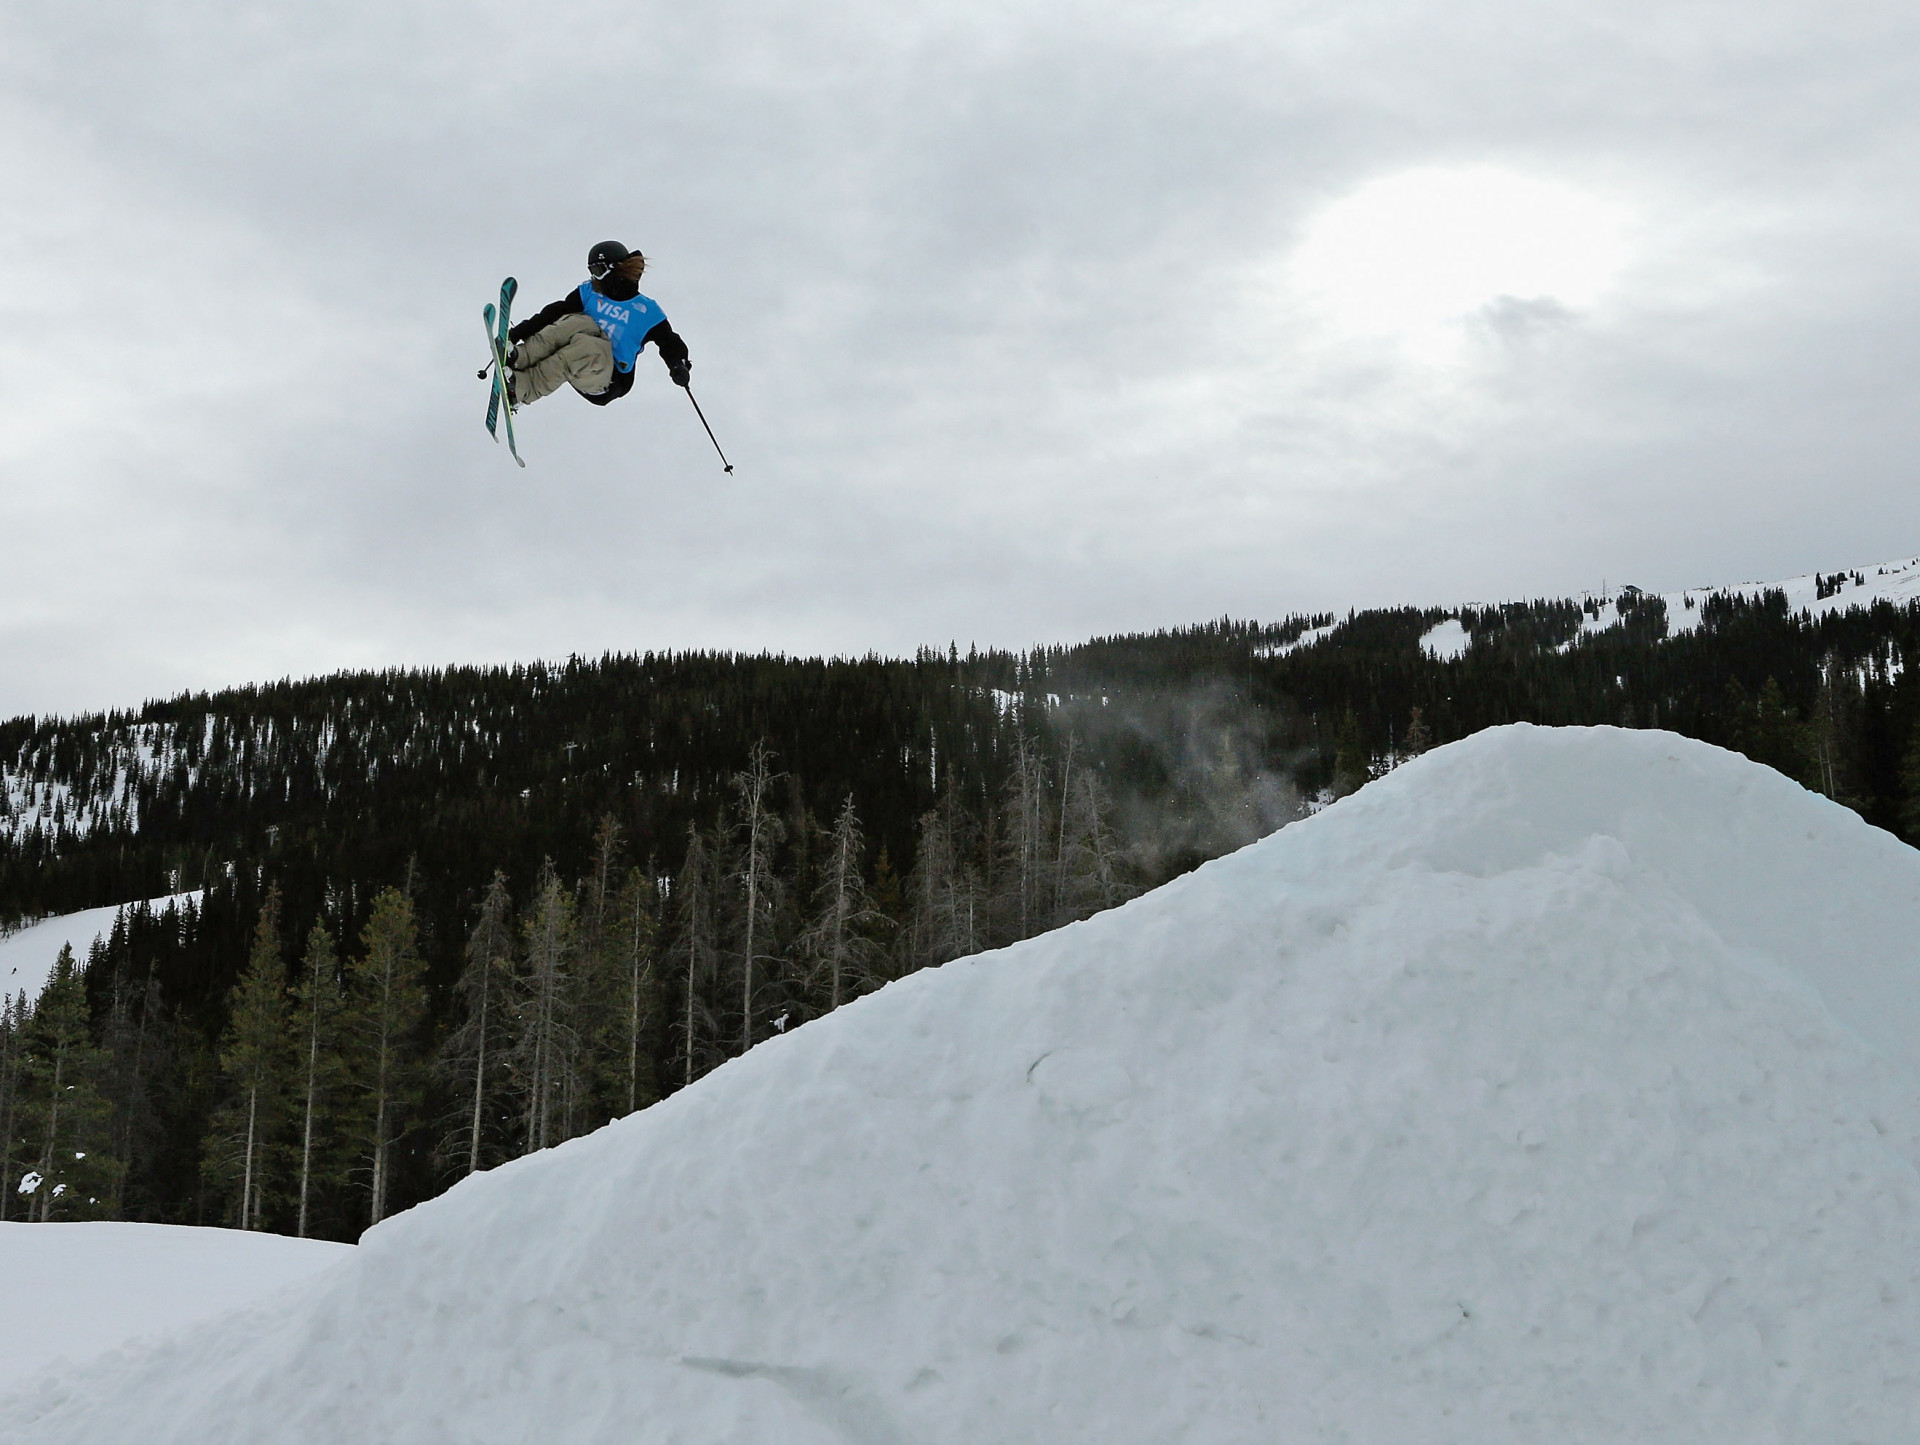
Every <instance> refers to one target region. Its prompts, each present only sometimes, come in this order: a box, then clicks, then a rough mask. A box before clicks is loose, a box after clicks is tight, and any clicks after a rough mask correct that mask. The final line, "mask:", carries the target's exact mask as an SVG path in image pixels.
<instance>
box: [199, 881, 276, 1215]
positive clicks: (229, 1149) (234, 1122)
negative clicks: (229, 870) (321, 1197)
mask: <svg viewBox="0 0 1920 1445" xmlns="http://www.w3.org/2000/svg"><path fill="white" fill-rule="evenodd" d="M286 987H287V972H286V963H285V960H284V959H283V957H282V956H281V949H280V895H279V893H278V891H277V890H276V891H274V892H270V893H269V894H268V895H267V899H266V902H265V903H264V904H263V905H262V907H261V909H260V918H259V923H258V925H257V926H256V928H255V931H254V938H253V948H252V951H251V952H250V953H249V954H248V956H247V966H246V969H245V971H244V972H242V973H241V975H240V978H239V981H238V982H236V983H235V984H234V986H233V989H232V991H231V992H230V993H229V994H228V996H227V998H228V1024H227V1031H226V1034H225V1035H224V1037H223V1038H222V1040H221V1048H220V1069H221V1073H222V1074H223V1076H224V1077H225V1080H226V1084H227V1087H228V1088H229V1090H230V1091H231V1095H230V1098H229V1102H228V1103H227V1105H226V1107H225V1108H224V1109H222V1110H221V1111H220V1112H219V1113H218V1114H216V1115H215V1118H214V1125H213V1150H214V1159H213V1161H212V1162H213V1164H214V1166H215V1170H216V1172H231V1173H234V1174H237V1175H238V1183H239V1186H240V1198H239V1206H238V1222H239V1225H240V1228H242V1229H249V1230H250V1229H258V1228H259V1227H260V1216H261V1213H262V1211H263V1202H264V1199H265V1196H266V1192H267V1169H266V1160H267V1143H268V1140H269V1139H270V1138H272V1136H273V1135H274V1134H275V1132H276V1131H277V1129H278V1127H279V1123H280V1117H281V1109H282V1106H283V1103H284V1096H285V1089H286V1083H287V1073H288V1064H289V1062H290V1061H289V1059H288V1057H287V1040H288V1031H287V995H286ZM222 1166H225V1167H224V1169H223V1168H222Z"/></svg>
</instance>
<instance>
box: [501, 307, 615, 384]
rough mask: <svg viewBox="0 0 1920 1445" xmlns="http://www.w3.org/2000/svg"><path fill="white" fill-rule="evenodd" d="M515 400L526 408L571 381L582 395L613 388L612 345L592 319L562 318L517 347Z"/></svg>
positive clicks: (515, 355) (514, 376) (580, 317)
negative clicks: (563, 383)
mask: <svg viewBox="0 0 1920 1445" xmlns="http://www.w3.org/2000/svg"><path fill="white" fill-rule="evenodd" d="M513 359H514V363H515V365H514V368H513V397H514V400H515V401H517V402H519V403H521V404H522V405H525V404H526V403H527V402H530V401H538V400H540V398H541V397H543V396H546V395H547V394H548V393H550V392H555V391H558V390H559V389H560V384H561V383H562V382H570V383H572V385H573V389H574V390H575V391H577V392H579V393H580V394H581V395H582V396H597V395H599V394H600V393H601V392H603V391H605V390H606V389H607V388H608V387H609V386H611V385H613V343H612V342H611V341H609V340H607V338H606V334H605V333H604V332H602V331H601V330H600V328H599V327H598V326H595V325H594V324H593V318H592V317H589V316H562V317H561V318H560V319H559V320H558V321H556V322H554V323H553V325H551V326H543V327H542V328H541V329H540V330H538V331H536V332H534V333H533V335H531V336H529V337H528V338H527V339H526V340H525V341H523V342H521V343H520V345H519V346H518V347H517V348H515V351H514V357H513Z"/></svg>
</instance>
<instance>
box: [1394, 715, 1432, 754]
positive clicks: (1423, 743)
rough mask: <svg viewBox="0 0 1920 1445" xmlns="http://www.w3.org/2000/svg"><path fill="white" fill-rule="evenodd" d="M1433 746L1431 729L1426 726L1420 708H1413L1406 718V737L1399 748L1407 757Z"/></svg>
mask: <svg viewBox="0 0 1920 1445" xmlns="http://www.w3.org/2000/svg"><path fill="white" fill-rule="evenodd" d="M1432 746H1433V731H1432V729H1430V728H1429V727H1428V726H1427V720H1426V719H1425V718H1424V717H1422V716H1421V715H1420V709H1419V708H1417V707H1416V708H1414V709H1413V711H1412V713H1411V715H1410V716H1409V717H1408V718H1407V737H1406V741H1405V742H1403V743H1401V745H1400V749H1401V751H1402V752H1404V753H1406V755H1407V756H1408V757H1411V758H1417V757H1419V756H1420V754H1422V753H1424V752H1425V751H1426V750H1427V749H1428V748H1430V747H1432Z"/></svg>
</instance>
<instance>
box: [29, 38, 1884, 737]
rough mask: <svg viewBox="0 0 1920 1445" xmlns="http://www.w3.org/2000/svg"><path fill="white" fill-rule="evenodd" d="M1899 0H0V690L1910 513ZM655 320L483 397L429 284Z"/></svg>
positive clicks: (1220, 597)
mask: <svg viewBox="0 0 1920 1445" xmlns="http://www.w3.org/2000/svg"><path fill="white" fill-rule="evenodd" d="M1916 119H1920V10H1916V8H1915V7H1914V6H1912V5H1911V4H1905V5H1896V4H1890V3H1888V4H1876V3H1856V4H1841V5H1833V4H1820V5H1815V4H1813V3H1806V0H1794V3H1777V0H1739V3H1720V4H1687V3H1673V0H1662V3H1658V4H1653V3H1636V0H1625V3H1622V0H1611V3H1608V4H1606V5H1596V4H1569V3H1555V0H1548V3H1542V0H1477V3H1476V0H1465V3H1462V0H1449V3H1446V4H1441V3H1438V0H1427V3H1419V4H1413V3H1367V0H1338V3H1334V0H1327V3H1293V4H1287V3H1266V4H1238V3H1192V0H1182V3H1177V4H1175V3H1166V4H1160V3H1132V4H1128V3H1118V4H1116V3H1113V0H1101V3H1099V4H1092V3H1085V4H1083V3H1062V4H1038V5H1036V4H1032V3H1021V4H1006V3H996V0H969V3H966V4H957V3H956V4H910V3H909V4H903V3H899V0H887V3H878V0H874V3H865V0H851V3H847V0H842V3H834V0H825V3H815V4H812V5H809V6H806V7H799V6H790V5H774V4H762V3H750V0H749V3H729V0H719V3H712V0H709V3H704V4H701V5H697V6H688V5H683V4H675V5H665V4H652V3H634V0H615V3H597V0H594V3H565V0H558V3H556V0H541V3H538V4H534V3H525V0H522V3H519V4H514V5H506V4H491V3H460V4H454V3H422V0H367V3H339V0H314V3H309V4H305V5H301V6H297V7H296V6H270V5H248V6H239V5H234V4H222V3H207V0H182V3H175V4H170V5H165V6H159V5H153V4H147V3H141V4H134V3H126V0H95V3H89V4H86V5H50V4H45V3H38V0H0V196H4V197H5V204H4V208H3V209H0V537H4V541H5V555H6V559H7V560H6V565H5V566H4V567H3V568H0V715H10V714H13V713H16V712H21V711H29V710H32V711H42V712H71V711H76V710H80V709H88V708H95V707H102V706H114V705H125V704H133V703H137V702H139V701H140V700H141V699H143V698H145V697H149V696H157V695H164V694H167V693H171V692H173V691H176V690H179V689H181V688H186V687H215V686H220V685H223V684H227V683H236V682H244V681H250V680H257V679H263V678H273V677H279V676H282V675H286V674H294V675H302V674H307V673H313V672H321V671H328V670H332V669H335V668H340V667H375V666H386V665H390V664H416V663H418V664H435V663H449V662H463V661H479V662H484V661H503V660H515V659H518V660H526V659H531V658H534V657H541V656H545V657H564V656H565V655H566V654H567V653H569V652H574V651H578V652H582V653H598V652H600V651H601V650H603V649H616V650H644V649H647V648H656V649H657V648H685V647H734V648H745V649H755V650H757V649H760V648H773V649H785V650H790V651H802V652H822V651H824V652H863V651H866V650H868V649H879V650H882V651H889V652H896V651H908V650H911V649H912V648H913V647H914V646H916V645H917V644H920V643H923V642H930V643H937V644H940V645H944V644H945V643H947V642H948V641H949V640H958V641H959V642H960V644H961V645H962V646H963V647H964V646H965V645H966V644H967V643H968V642H969V641H979V642H982V643H1005V644H1014V645H1022V644H1026V643H1029V642H1034V641H1043V640H1045V641H1070V640H1075V639H1079V638H1082V637H1085V636H1088V635H1091V634H1094V633H1101V632H1111V631H1116V630H1122V629H1134V628H1148V627H1156V626H1169V625H1180V624H1184V623H1189V622H1193V621H1198V620H1203V619H1206V618H1209V617H1217V616H1220V615H1222V614H1232V615H1235V616H1256V617H1262V618H1276V617H1279V616H1281V615H1284V614H1286V613H1288V612H1292V611H1298V610H1309V609H1322V608H1342V609H1344V608H1345V607H1347V606H1350V605H1369V604H1390V603H1399V602H1435V603H1451V602H1459V601H1469V600H1475V599H1485V598H1495V597H1503V596H1514V595H1538V594H1564V593H1566V592H1568V591H1571V590H1575V589H1579V588H1583V587H1598V586H1599V585H1600V584H1601V582H1602V581H1603V579H1604V580H1606V581H1609V582H1611V583H1614V584H1616V585H1617V584H1618V583H1620V582H1624V581H1633V582H1637V583H1639V584H1640V585H1642V586H1647V587H1660V588H1669V587H1679V586H1685V585H1696V584H1700V583H1705V582H1715V581H1736V580H1743V579H1749V578H1764V577H1771V576H1786V575H1790V574H1793V573H1799V572H1805V571H1808V570H1810V569H1813V568H1816V567H1820V568H1832V567H1836V566H1840V565H1843V564H1854V563H1863V562H1869V561H1875V560H1881V559H1883V558H1889V557H1894V556H1904V555H1909V554H1912V553H1915V552H1916V551H1920V487H1916V485H1915V483H1916V467H1915V465H1914V458H1915V456H1916V449H1915V443H1916V424H1917V420H1920V419H1917V417H1916V408H1915V406H1914V390H1915V376H1916V365H1915V364H1916V360H1917V359H1920V356H1917V355H1916V353H1917V352H1920V342H1917V341H1916V328H1915V322H1916V319H1920V318H1917V316H1916V312H1920V305H1916V301H1917V299H1920V298H1917V296H1916V285H1917V283H1920V259H1917V257H1920V250H1917V248H1916V241H1920V236H1917V235H1916V231H1917V230H1920V225H1917V223H1920V201H1917V199H1916V194H1915V186H1916V181H1915V177H1916V176H1917V175H1920V147H1917V146H1916ZM606 237H614V238H618V239H620V240H623V241H625V242H627V243H628V244H629V245H633V246H637V247H639V248H641V249H643V250H645V251H646V252H647V253H648V255H649V256H650V257H651V258H652V263H653V269H652V270H651V271H650V272H649V274H648V279H647V282H646V283H645V285H644V289H646V290H647V291H648V293H649V294H651V295H653V296H655V297H656V298H657V299H658V300H659V301H660V302H661V303H662V305H663V306H664V307H665V309H666V312H667V315H668V316H669V317H670V318H671V319H672V321H673V322H674V325H675V326H676V328H677V329H678V330H679V331H680V332H681V334H682V335H683V336H684V337H685V338H686V339H687V341H688V343H689V345H690V346H691V348H692V352H693V358H694V386H695V391H696V392H697V394H698V395H699V396H700V398H701V401H702V404H703V405H704V406H705V407H706V410H707V415H708V418H709V420H711V422H712V423H713V425H714V427H715V429H716V431H717V432H718V433H719V436H720V440H721V442H722V443H723V444H724V445H725V446H726V447H727V449H728V453H729V455H730V457H731V458H732V460H733V461H734V462H735V463H736V465H737V468H738V469H737V471H736V472H735V473H734V475H733V476H732V477H726V476H724V475H723V474H722V473H721V471H720V467H719V463H718V461H717V460H716V459H715V458H714V456H713V454H712V451H711V449H710V448H709V445H708V442H707V439H706V437H705V435H704V434H703V433H702V432H701V430H700V427H699V423H698V422H697V420H696V419H695V417H694V415H693V413H692V409H691V408H690V407H689V406H688V405H687V403H686V398H684V397H683V396H681V395H680V394H679V392H678V391H677V390H676V389H675V388H674V387H673V386H671V385H670V384H669V383H668V381H667V379H666V376H665V373H664V371H663V370H662V369H661V368H660V367H659V365H658V362H657V361H656V360H655V359H654V357H653V356H652V354H651V353H649V354H648V356H646V357H644V358H643V359H642V361H641V368H642V370H641V376H640V380H639V384H638V385H637V386H636V387H635V389H634V392H633V394H632V395H631V396H629V397H627V398H626V399H624V400H622V401H620V402H618V403H616V404H615V405H613V406H611V407H609V408H606V409H605V410H602V409H598V408H594V407H590V406H588V405H586V404H585V403H584V402H582V401H580V400H579V399H578V398H577V397H574V396H572V395H570V394H562V395H558V396H555V397H553V398H550V399H548V400H546V401H543V402H541V403H539V404H537V405H535V406H532V407H530V408H528V409H526V410H524V411H523V412H522V414H521V416H520V419H519V420H520V435H521V446H522V451H523V452H524V454H525V455H526V456H527V458H528V460H529V466H528V468H527V470H525V471H520V470H519V469H518V468H516V467H514V466H513V464H512V462H511V461H510V460H509V459H508V457H507V456H506V453H505V450H504V448H500V447H497V446H495V445H494V444H493V443H491V442H490V441H489V440H488V438H487V436H486V433H485V432H484V430H483V429H482V426H481V417H482V413H483V412H484V410H485V402H486V388H485V386H484V385H483V384H482V383H480V382H478V381H476V380H475V378H474V372H475V370H476V369H477V368H478V367H479V366H480V364H481V363H482V362H483V361H484V359H485V354H486V353H485V343H484V340H483V338H482V335H481V329H480V309H481V307H482V305H483V304H484V303H485V302H486V301H488V300H489V299H490V298H491V297H492V295H493V293H494V290H495V288H496V287H497V285H498V283H499V280H500V278H501V276H503V275H505V274H507V273H509V272H510V273H512V274H514V275H516V276H518V277H519V279H520V283H521V298H522V306H521V308H520V309H521V310H522V311H523V312H525V311H528V310H531V309H533V308H535V307H537V306H539V305H541V304H543V303H544V302H546V301H549V300H552V299H554V298H556V297H558V296H560V295H562V294H563V293H564V292H565V291H567V290H568V289H570V288H571V287H572V286H574V285H576V284H577V283H578V282H579V281H580V279H581V278H582V275H583V272H584V260H585V252H586V248H587V247H588V245H590V244H591V243H592V242H594V241H596V240H599V239H602V238H606Z"/></svg>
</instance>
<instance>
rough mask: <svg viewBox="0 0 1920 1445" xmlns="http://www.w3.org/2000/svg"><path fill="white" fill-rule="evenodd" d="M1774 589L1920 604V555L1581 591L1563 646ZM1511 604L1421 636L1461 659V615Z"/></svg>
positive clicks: (1813, 613) (1840, 601)
mask: <svg viewBox="0 0 1920 1445" xmlns="http://www.w3.org/2000/svg"><path fill="white" fill-rule="evenodd" d="M1769 593H1779V594H1781V595H1782V596H1783V597H1784V598H1785V599H1786V605H1787V610H1788V611H1789V612H1792V613H1795V614H1798V615H1802V616H1806V617H1820V616H1825V615H1828V614H1831V613H1842V612H1852V611H1864V610H1866V609H1867V608H1870V607H1873V606H1874V605H1876V604H1877V603H1883V602H1884V603H1887V604H1889V605H1891V606H1894V607H1907V606H1909V605H1911V604H1913V603H1915V602H1920V557H1906V558H1902V559H1900V560H1899V561H1896V562H1881V563H1877V564H1875V565H1873V566H1871V567H1855V568H1846V569H1842V570H1841V571H1838V572H1832V573H1826V572H1808V573H1804V574H1803V575H1801V576H1798V577H1789V578H1787V579H1786V580H1784V581H1780V582H1737V583H1731V584H1726V585H1722V586H1715V587H1685V588H1682V589H1681V590H1679V591H1678V592H1645V591H1643V590H1642V589H1640V588H1638V587H1634V586H1631V585H1623V586H1621V587H1619V588H1615V589H1612V590H1610V591H1605V592H1581V593H1578V594H1576V595H1575V596H1574V597H1573V599H1572V600H1573V601H1575V602H1577V603H1578V604H1579V606H1580V609H1581V611H1582V613H1583V614H1584V615H1583V617H1582V620H1581V622H1580V624H1579V631H1578V634H1577V636H1576V638H1575V639H1573V641H1569V642H1567V643H1564V644H1562V645H1561V650H1562V651H1565V650H1566V648H1567V647H1570V646H1572V645H1573V642H1574V641H1577V640H1578V638H1579V637H1590V636H1593V635H1595V634H1597V633H1602V632H1605V631H1607V630H1609V629H1610V628H1614V627H1619V626H1621V625H1622V624H1623V623H1624V622H1625V621H1626V620H1627V618H1626V613H1625V612H1623V611H1622V604H1623V603H1625V604H1626V605H1627V606H1628V607H1629V608H1632V607H1635V606H1644V605H1645V604H1646V603H1647V602H1650V601H1652V602H1657V603H1658V604H1659V606H1660V608H1661V609H1663V610H1664V612H1665V616H1666V635H1667V636H1668V637H1680V636H1684V635H1685V634H1687V633H1690V632H1693V631H1696V630H1697V629H1698V628H1699V626H1700V619H1701V617H1702V614H1703V611H1704V604H1705V603H1706V602H1707V601H1708V600H1709V599H1711V598H1714V597H1737V598H1743V599H1747V600H1755V599H1758V598H1761V597H1764V596H1766V595H1767V594H1769ZM1505 605H1511V604H1502V603H1470V604H1467V605H1466V606H1464V607H1461V608H1456V609H1454V610H1453V612H1452V614H1451V615H1450V616H1449V617H1448V618H1447V619H1446V620H1445V621H1443V622H1440V623H1439V624H1438V625H1436V626H1435V627H1433V628H1432V629H1431V630H1429V631H1428V632H1427V634H1426V635H1425V636H1424V637H1422V638H1421V639H1420V646H1421V648H1422V650H1424V651H1425V652H1426V653H1427V654H1428V655H1429V656H1430V657H1433V658H1435V659H1437V660H1439V661H1442V662H1450V661H1454V660H1457V659H1458V658H1460V657H1462V656H1464V655H1465V653H1466V651H1467V648H1468V646H1469V645H1470V644H1471V642H1472V637H1471V634H1470V633H1469V631H1468V630H1467V628H1466V627H1465V626H1463V625H1462V623H1461V621H1460V614H1461V613H1462V612H1472V611H1476V610H1482V609H1486V610H1496V611H1497V610H1498V609H1499V608H1500V607H1502V606H1505ZM1333 630H1334V629H1333V628H1331V627H1329V628H1322V629H1318V630H1317V631H1316V632H1315V633H1308V634H1306V635H1303V636H1302V637H1301V638H1300V639H1298V641H1296V642H1294V643H1292V644H1289V645H1288V646H1286V647H1284V648H1281V649H1278V650H1277V652H1276V655H1279V654H1280V653H1284V652H1286V651H1290V650H1292V649H1293V648H1296V647H1304V646H1309V645H1311V643H1313V642H1315V641H1318V640H1319V639H1320V638H1321V637H1324V636H1326V635H1328V634H1330V633H1331V632H1332V631H1333Z"/></svg>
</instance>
